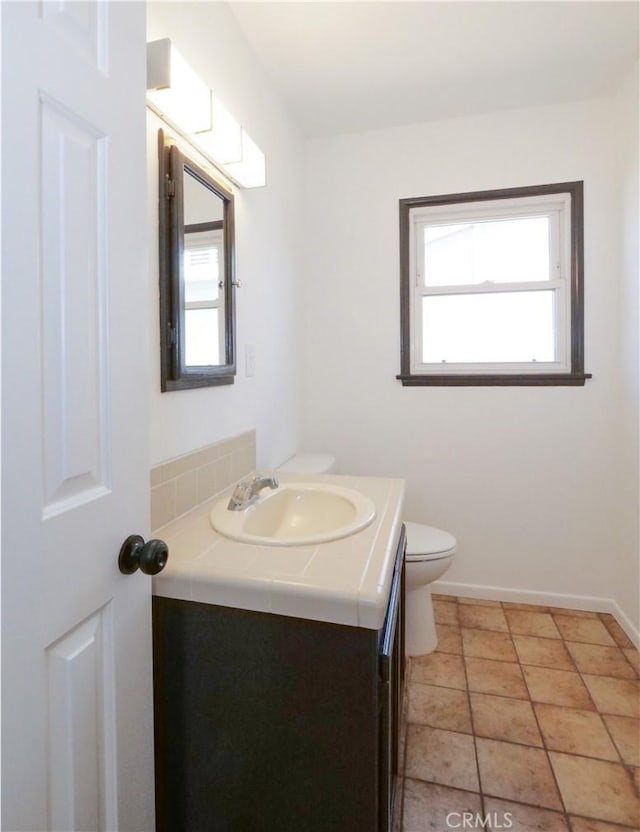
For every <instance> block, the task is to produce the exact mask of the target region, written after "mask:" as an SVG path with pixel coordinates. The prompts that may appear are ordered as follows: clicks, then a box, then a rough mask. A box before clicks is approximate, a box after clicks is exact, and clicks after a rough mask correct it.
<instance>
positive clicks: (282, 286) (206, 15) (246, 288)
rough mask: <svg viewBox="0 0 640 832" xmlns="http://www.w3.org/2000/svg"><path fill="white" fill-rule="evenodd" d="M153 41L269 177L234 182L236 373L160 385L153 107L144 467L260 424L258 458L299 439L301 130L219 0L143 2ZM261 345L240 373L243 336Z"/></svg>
mask: <svg viewBox="0 0 640 832" xmlns="http://www.w3.org/2000/svg"><path fill="white" fill-rule="evenodd" d="M147 21H148V23H147V36H148V40H155V39H157V38H162V37H170V38H171V39H172V41H173V43H174V45H175V46H176V48H177V49H178V50H179V51H180V52H181V53H182V54H183V55H184V56H185V57H186V58H187V59H188V61H189V62H190V63H191V65H192V66H193V68H194V69H195V70H196V72H198V74H199V75H200V76H201V77H202V78H203V79H204V80H206V81H207V82H208V83H209V84H210V85H211V87H212V88H213V89H214V90H215V92H216V94H217V95H218V96H219V97H220V99H221V100H222V101H223V102H224V104H225V105H226V106H227V107H228V108H229V110H230V111H231V113H232V114H233V115H234V116H235V117H236V118H237V119H238V120H239V121H240V122H241V123H242V124H243V125H244V126H245V127H246V129H247V131H248V132H249V134H250V135H251V137H252V138H253V139H254V140H255V141H256V142H257V143H258V145H259V146H260V147H261V148H262V150H263V151H264V152H265V154H266V158H267V179H268V186H267V187H266V188H264V189H258V190H255V191H247V190H242V189H234V190H235V197H236V201H235V206H236V268H237V277H238V279H239V280H241V281H242V288H241V289H240V290H238V291H237V293H236V300H237V306H236V310H237V355H238V375H237V377H236V381H235V384H233V385H231V386H226V387H212V388H204V389H198V390H189V391H176V392H170V393H161V392H160V359H159V331H158V312H157V310H158V278H157V275H158V256H157V199H158V196H157V129H158V127H159V126H161V122H160V121H159V119H157V118H156V117H155V116H154V115H153V114H152V113H149V115H148V129H147V133H148V157H149V163H148V189H149V223H150V226H149V240H150V243H149V249H150V268H149V273H150V309H151V322H152V355H153V356H155V372H154V373H153V386H152V390H151V425H150V445H151V464H152V465H157V464H158V463H160V462H162V461H164V460H167V459H170V458H172V457H175V456H178V455H180V454H184V453H187V452H189V451H191V450H194V449H196V448H199V447H202V446H204V445H207V444H209V443H212V442H216V441H219V440H221V439H224V438H226V437H228V436H231V435H234V434H236V433H240V432H243V431H246V430H250V429H252V428H256V430H257V434H258V463H259V464H260V465H263V466H270V465H272V464H275V463H276V462H278V461H279V460H281V459H282V458H284V457H286V456H288V455H290V454H291V453H293V451H294V450H295V448H296V446H297V437H298V406H297V405H298V387H299V374H300V365H299V359H298V357H297V356H298V353H297V351H296V350H295V349H294V348H293V345H294V344H295V343H296V342H297V337H298V336H297V330H296V326H297V323H296V316H295V309H296V301H297V287H296V284H297V280H298V274H297V268H296V264H297V257H298V245H299V242H300V233H299V216H300V201H301V183H302V162H303V145H302V138H301V136H300V134H299V132H298V130H297V128H296V126H295V125H294V123H293V122H292V121H291V120H290V119H289V117H288V116H287V114H286V112H285V111H284V110H283V108H282V105H281V103H280V101H279V99H278V98H277V96H276V95H275V93H274V91H273V90H272V88H271V87H270V86H269V84H268V82H267V81H266V79H265V75H264V71H263V70H262V69H261V67H260V66H259V64H258V63H257V61H256V59H255V57H254V55H253V52H252V51H251V50H250V48H249V46H248V44H247V42H246V40H245V39H244V36H243V35H242V33H241V31H240V30H239V28H238V26H237V24H236V22H235V19H234V18H233V16H232V14H231V13H230V11H229V9H228V8H227V7H226V4H223V3H197V2H196V3H189V2H181V3H175V2H174V3H156V2H154V3H149V4H148V5H147ZM247 343H250V344H254V345H255V347H256V375H255V377H253V378H247V377H246V375H245V361H244V356H245V344H247Z"/></svg>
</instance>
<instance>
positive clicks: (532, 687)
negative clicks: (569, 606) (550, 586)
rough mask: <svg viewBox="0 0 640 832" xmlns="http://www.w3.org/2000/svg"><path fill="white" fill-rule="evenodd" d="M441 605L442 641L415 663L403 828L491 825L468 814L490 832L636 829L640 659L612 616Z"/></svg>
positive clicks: (639, 822) (639, 820)
mask: <svg viewBox="0 0 640 832" xmlns="http://www.w3.org/2000/svg"><path fill="white" fill-rule="evenodd" d="M434 607H435V615H436V622H437V626H438V636H439V643H438V649H437V651H436V652H434V653H431V654H430V655H428V656H421V657H417V658H413V659H411V660H410V661H409V663H408V672H407V699H406V702H407V718H408V725H407V732H406V741H405V745H404V749H405V770H404V774H405V778H404V790H403V798H404V799H403V801H402V807H403V808H402V830H403V832H426V830H431V831H432V832H449V830H450V829H456V828H457V829H462V828H466V829H473V828H475V829H482V828H483V827H482V826H481V825H479V824H478V825H476V826H475V827H474V826H466V827H465V826H463V822H464V816H463V814H462V813H464V812H470V813H472V815H471V816H475V814H476V813H479V815H480V817H481V818H482V817H486V816H487V815H488V816H489V817H490V818H492V825H491V826H489V827H486V828H487V829H489V828H490V829H491V830H498V829H510V830H511V832H624V830H627V832H628V830H630V829H633V830H638V829H639V828H640V681H639V668H640V663H639V661H638V651H637V650H636V649H635V648H634V646H633V644H632V643H631V642H630V641H629V639H628V638H627V636H626V634H625V633H624V631H623V630H622V629H621V627H620V626H619V625H618V624H617V622H616V621H615V620H614V619H613V617H612V616H610V615H605V614H598V613H591V612H574V611H571V610H563V609H555V608H549V607H534V606H529V605H525V604H507V603H499V602H497V601H495V602H494V601H474V600H471V599H463V598H454V597H452V596H444V595H436V596H434ZM450 813H457V814H450ZM507 813H509V814H507ZM447 816H448V817H449V822H448V823H447ZM471 816H467V817H471ZM469 822H470V821H467V823H469ZM456 824H457V826H456Z"/></svg>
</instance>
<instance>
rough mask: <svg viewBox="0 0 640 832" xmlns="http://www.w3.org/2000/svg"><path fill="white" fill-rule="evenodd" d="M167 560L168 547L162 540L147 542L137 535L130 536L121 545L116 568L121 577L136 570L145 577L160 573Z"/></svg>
mask: <svg viewBox="0 0 640 832" xmlns="http://www.w3.org/2000/svg"><path fill="white" fill-rule="evenodd" d="M168 559H169V547H168V546H167V544H166V543H165V542H164V540H148V541H147V542H146V543H145V542H144V538H143V537H140V535H139V534H131V535H129V537H128V538H127V539H126V540H125V542H124V543H123V544H122V547H121V549H120V554H119V555H118V567H119V569H120V571H121V572H122V574H123V575H132V574H133V573H134V572H135V571H136V570H137V569H140V570H141V571H142V572H144V574H145V575H157V574H158V572H162V570H163V569H164V567H165V565H166V563H167V560H168Z"/></svg>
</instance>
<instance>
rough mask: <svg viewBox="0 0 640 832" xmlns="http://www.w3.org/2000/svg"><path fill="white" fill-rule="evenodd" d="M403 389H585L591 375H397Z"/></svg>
mask: <svg viewBox="0 0 640 832" xmlns="http://www.w3.org/2000/svg"><path fill="white" fill-rule="evenodd" d="M396 378H397V379H399V380H400V381H401V382H402V386H403V387H584V383H585V381H586V380H587V379H588V378H591V373H546V374H545V373H540V374H537V373H536V374H534V373H526V374H525V373H522V374H520V375H517V374H512V375H480V374H478V375H435V374H434V375H428V376H414V375H403V374H400V375H397V376H396Z"/></svg>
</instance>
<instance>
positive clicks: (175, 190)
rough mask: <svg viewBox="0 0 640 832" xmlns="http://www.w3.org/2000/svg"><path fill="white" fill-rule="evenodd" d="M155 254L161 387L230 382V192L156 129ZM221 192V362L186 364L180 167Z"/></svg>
mask: <svg viewBox="0 0 640 832" xmlns="http://www.w3.org/2000/svg"><path fill="white" fill-rule="evenodd" d="M158 159H159V165H158V168H159V189H158V216H159V229H158V231H159V235H158V236H159V254H160V262H159V264H160V375H161V389H162V392H163V393H164V392H167V391H169V390H187V389H189V388H193V387H210V386H214V385H221V384H233V382H234V379H235V375H236V348H235V294H234V293H235V287H236V285H237V284H236V278H235V234H234V201H233V194H232V193H231V192H230V191H228V190H227V189H226V188H224V187H223V186H222V185H221V184H220V183H219V182H216V181H215V180H214V179H213V178H212V177H211V176H210V175H209V174H208V173H206V172H205V171H204V170H203V169H202V168H201V167H200V166H199V165H197V164H196V163H195V162H194V161H193V160H192V159H190V158H189V157H188V156H186V155H185V154H184V153H183V152H182V150H181V149H180V148H179V147H178V146H177V145H176V144H175V143H174V142H172V141H171V139H170V138H169V137H167V136H166V134H165V133H164V131H163V130H159V131H158ZM184 171H186V172H188V173H189V174H190V175H191V176H192V177H193V178H194V179H195V180H197V181H198V182H200V184H202V185H203V186H204V187H205V188H208V189H209V190H210V191H211V192H212V193H213V194H215V195H216V196H218V197H220V199H221V200H222V201H223V204H224V218H223V234H224V324H225V332H224V352H225V355H224V359H225V360H224V363H223V364H216V365H204V366H187V365H186V363H185V332H184V325H183V316H182V314H181V310H182V309H183V306H184V265H183V264H184V231H185V225H184V185H183V172H184Z"/></svg>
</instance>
